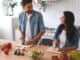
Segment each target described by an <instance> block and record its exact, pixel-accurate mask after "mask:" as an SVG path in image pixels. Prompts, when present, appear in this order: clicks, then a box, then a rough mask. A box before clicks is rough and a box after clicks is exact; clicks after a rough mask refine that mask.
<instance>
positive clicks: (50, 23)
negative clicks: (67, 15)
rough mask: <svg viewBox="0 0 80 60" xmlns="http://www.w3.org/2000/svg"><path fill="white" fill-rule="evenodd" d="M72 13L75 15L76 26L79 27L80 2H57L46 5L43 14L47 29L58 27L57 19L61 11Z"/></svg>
mask: <svg viewBox="0 0 80 60" xmlns="http://www.w3.org/2000/svg"><path fill="white" fill-rule="evenodd" d="M66 10H69V11H73V13H74V14H75V18H76V22H75V24H76V25H77V26H80V23H79V22H80V0H57V1H56V2H53V3H50V4H49V5H47V7H46V10H45V11H44V12H43V14H44V22H45V26H47V27H55V28H56V27H57V26H58V25H59V22H60V21H59V17H60V15H61V13H62V12H63V11H66Z"/></svg>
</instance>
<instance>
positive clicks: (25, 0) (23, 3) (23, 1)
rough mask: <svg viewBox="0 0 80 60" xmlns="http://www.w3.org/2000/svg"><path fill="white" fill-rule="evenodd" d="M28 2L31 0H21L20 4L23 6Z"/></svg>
mask: <svg viewBox="0 0 80 60" xmlns="http://www.w3.org/2000/svg"><path fill="white" fill-rule="evenodd" d="M28 3H32V0H22V2H21V5H22V6H25V5H26V4H28Z"/></svg>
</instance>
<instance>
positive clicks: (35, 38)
mask: <svg viewBox="0 0 80 60" xmlns="http://www.w3.org/2000/svg"><path fill="white" fill-rule="evenodd" d="M44 33H45V32H39V33H38V35H37V36H36V37H34V38H33V39H32V42H35V41H37V40H40V38H41V36H42V35H43V34H44Z"/></svg>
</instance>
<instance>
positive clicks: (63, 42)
mask: <svg viewBox="0 0 80 60" xmlns="http://www.w3.org/2000/svg"><path fill="white" fill-rule="evenodd" d="M60 19H61V24H60V25H59V27H58V29H57V32H56V34H55V37H54V41H53V46H55V47H57V46H59V47H60V48H63V47H66V49H75V48H78V42H79V33H78V30H77V29H76V27H75V26H74V22H75V18H74V14H73V13H72V12H70V11H64V14H63V16H62V17H61V18H60ZM60 38H61V39H60Z"/></svg>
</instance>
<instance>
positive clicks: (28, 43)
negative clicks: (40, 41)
mask: <svg viewBox="0 0 80 60" xmlns="http://www.w3.org/2000/svg"><path fill="white" fill-rule="evenodd" d="M31 44H33V41H26V42H25V45H31Z"/></svg>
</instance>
